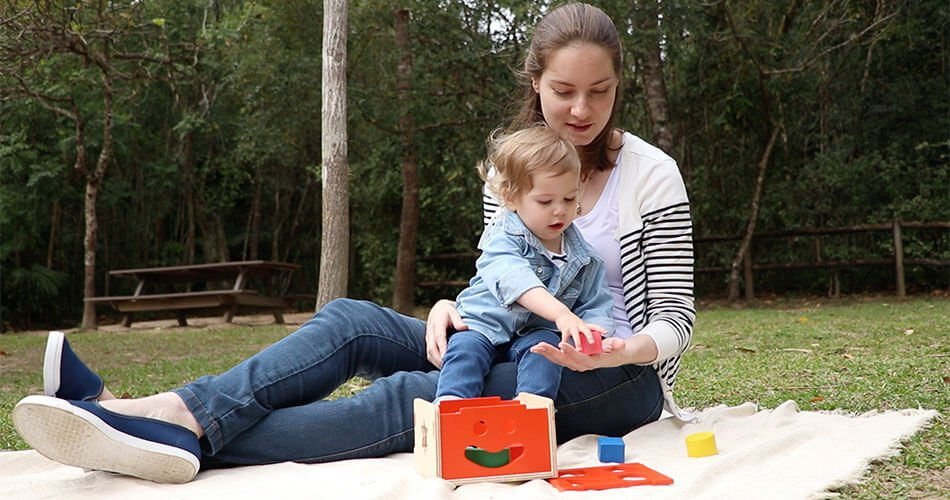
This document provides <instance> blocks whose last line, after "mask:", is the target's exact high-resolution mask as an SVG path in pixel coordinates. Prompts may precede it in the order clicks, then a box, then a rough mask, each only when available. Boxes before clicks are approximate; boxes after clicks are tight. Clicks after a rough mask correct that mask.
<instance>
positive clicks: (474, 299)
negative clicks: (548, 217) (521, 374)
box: [456, 210, 614, 345]
mask: <svg viewBox="0 0 950 500" xmlns="http://www.w3.org/2000/svg"><path fill="white" fill-rule="evenodd" d="M478 248H479V249H480V250H481V251H482V254H481V256H480V257H479V258H478V260H477V261H476V263H475V267H476V274H475V276H474V277H473V278H472V279H471V281H469V286H468V288H466V289H465V290H462V293H460V294H459V295H458V298H457V299H456V306H457V308H458V311H459V314H461V316H462V319H463V320H464V322H465V324H466V325H467V326H468V327H469V329H471V330H475V331H477V332H479V333H481V334H482V335H484V336H485V337H487V338H488V339H489V340H490V341H491V342H492V344H494V345H501V344H504V343H506V342H508V341H509V340H511V338H512V337H513V336H514V335H519V334H522V333H526V332H529V331H532V330H536V329H539V328H543V329H547V330H552V331H555V332H557V331H558V329H557V326H555V324H554V323H553V322H551V321H548V320H546V319H544V318H541V317H540V316H537V315H535V314H533V313H531V312H530V311H528V310H527V309H525V308H524V307H522V306H521V305H519V304H518V303H517V300H518V298H520V297H521V295H522V294H524V293H525V292H527V291H528V290H530V289H532V288H536V287H539V286H540V287H544V288H546V289H547V291H548V292H550V293H551V295H553V296H554V297H556V298H557V299H558V300H560V301H561V302H563V303H564V305H566V306H567V307H568V309H570V310H571V311H572V312H574V314H576V315H577V316H579V317H580V318H581V319H583V320H584V321H585V322H587V323H593V324H596V325H599V326H601V327H603V328H604V329H606V330H607V335H610V334H612V333H613V329H614V323H613V319H612V318H611V312H612V308H613V296H612V295H611V294H610V291H609V290H608V289H607V285H606V281H605V270H604V263H603V261H602V260H601V259H600V257H599V256H598V255H597V254H596V253H595V252H594V249H593V248H591V246H590V245H588V244H587V242H586V241H584V237H583V236H581V233H580V231H579V230H578V229H577V228H575V227H574V226H573V225H570V226H568V228H567V229H566V230H565V231H564V237H563V243H562V250H563V251H564V252H565V253H567V263H565V264H564V265H563V267H558V266H557V264H555V263H554V262H553V261H552V260H551V258H550V257H548V254H547V252H546V251H545V249H544V245H543V244H542V243H541V241H540V240H539V239H538V238H537V236H535V235H534V233H532V232H531V231H530V230H529V229H528V228H527V227H526V226H525V225H524V222H522V221H521V218H520V217H519V216H518V214H516V213H514V212H511V211H508V210H502V211H500V212H499V213H498V215H497V216H496V217H495V219H494V220H493V221H492V223H490V224H489V226H488V227H487V228H485V232H484V233H483V234H482V238H481V240H480V241H479V243H478Z"/></svg>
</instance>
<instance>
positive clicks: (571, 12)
mask: <svg viewBox="0 0 950 500" xmlns="http://www.w3.org/2000/svg"><path fill="white" fill-rule="evenodd" d="M577 42H586V43H591V44H594V45H597V46H598V47H601V48H603V49H604V50H605V51H607V54H608V55H609V56H610V59H611V61H612V62H613V67H614V72H615V73H616V75H617V79H618V84H617V88H616V93H615V94H614V106H613V109H611V110H610V117H609V118H608V119H607V124H606V125H605V126H604V129H603V130H601V131H600V133H599V134H598V135H597V137H595V138H594V140H593V141H591V143H590V144H588V145H586V146H579V147H578V148H577V149H578V151H577V152H578V155H579V156H580V158H581V164H582V165H583V166H584V173H583V174H582V175H583V176H584V177H585V178H586V176H587V175H588V173H589V171H590V170H591V169H596V170H609V169H610V168H611V167H612V166H613V165H612V164H611V163H610V161H609V160H608V157H607V153H608V149H609V147H610V138H611V133H612V132H613V130H614V117H615V116H616V114H617V110H618V109H620V97H621V96H622V95H623V90H622V83H623V80H622V79H621V75H622V74H623V48H622V47H621V45H620V35H619V34H618V33H617V27H616V26H614V23H613V21H612V20H611V19H610V17H609V16H608V15H607V14H605V13H604V11H602V10H600V9H598V8H597V7H594V6H592V5H588V4H585V3H569V4H567V5H562V6H560V7H558V8H556V9H554V10H552V11H551V12H548V13H547V14H546V15H545V16H544V17H543V18H541V20H540V21H538V25H537V26H535V28H534V34H533V35H532V36H531V45H530V46H529V48H528V53H527V55H526V56H525V61H524V70H523V71H522V72H521V74H520V75H519V77H520V78H521V80H522V86H523V89H524V97H523V100H522V104H521V110H520V111H519V112H518V114H517V115H515V118H514V120H512V123H511V126H510V129H512V130H517V129H521V128H525V127H530V126H532V125H533V124H535V123H537V122H539V121H544V115H543V114H542V113H541V98H540V96H539V95H538V93H537V92H535V91H534V87H533V86H532V79H533V78H534V79H540V78H541V74H542V73H544V70H545V68H546V66H547V59H548V56H549V55H550V54H551V52H553V51H555V50H558V49H560V48H562V47H564V46H566V45H568V44H571V43H577Z"/></svg>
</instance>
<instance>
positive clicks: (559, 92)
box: [551, 89, 571, 96]
mask: <svg viewBox="0 0 950 500" xmlns="http://www.w3.org/2000/svg"><path fill="white" fill-rule="evenodd" d="M551 91H552V92H554V95H560V96H567V95H571V91H570V90H563V89H551Z"/></svg>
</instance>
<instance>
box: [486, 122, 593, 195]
mask: <svg viewBox="0 0 950 500" xmlns="http://www.w3.org/2000/svg"><path fill="white" fill-rule="evenodd" d="M491 169H494V175H491V176H489V170H491ZM580 171H581V161H580V158H578V156H577V150H575V149H574V145H572V144H571V143H570V142H568V141H566V140H564V139H562V138H561V137H560V136H558V135H557V133H556V132H555V131H554V130H552V129H551V128H549V127H548V126H546V125H538V126H534V127H530V128H525V129H521V130H519V131H517V132H513V133H510V134H504V133H502V132H500V131H497V130H496V131H495V132H494V133H493V134H492V136H491V138H490V139H489V143H488V159H487V160H485V161H483V162H481V163H479V165H478V174H479V175H480V176H481V178H482V180H484V181H485V183H486V184H487V185H488V189H489V190H490V191H491V192H492V194H493V195H495V197H496V198H498V200H499V201H502V202H505V203H507V202H510V201H513V200H516V199H517V198H518V197H520V196H521V195H523V194H524V193H526V192H528V191H530V190H531V188H532V187H533V182H532V180H531V176H532V175H534V174H535V173H537V172H546V173H551V174H553V175H561V174H565V173H569V172H576V173H577V174H578V175H580Z"/></svg>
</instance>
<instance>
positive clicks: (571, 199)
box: [564, 196, 577, 201]
mask: <svg viewBox="0 0 950 500" xmlns="http://www.w3.org/2000/svg"><path fill="white" fill-rule="evenodd" d="M576 199H577V197H576V196H571V197H569V198H564V201H574V200H576Z"/></svg>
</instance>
